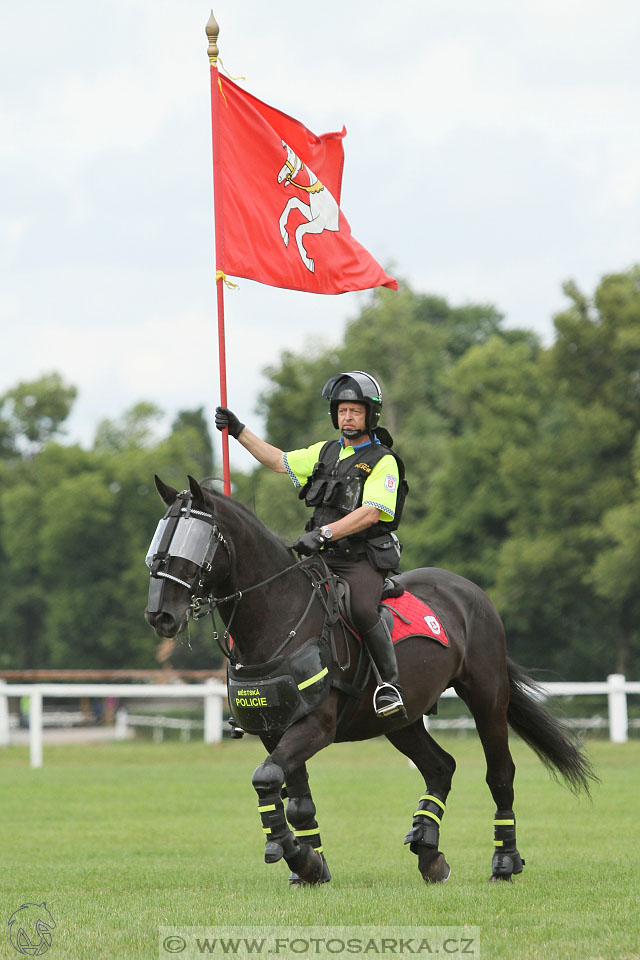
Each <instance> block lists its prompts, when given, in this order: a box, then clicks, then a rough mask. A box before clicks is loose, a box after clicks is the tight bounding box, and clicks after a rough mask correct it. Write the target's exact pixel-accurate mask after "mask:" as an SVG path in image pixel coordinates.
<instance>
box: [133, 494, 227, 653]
mask: <svg viewBox="0 0 640 960" xmlns="http://www.w3.org/2000/svg"><path fill="white" fill-rule="evenodd" d="M155 480H156V488H157V490H158V493H159V494H160V496H161V497H162V500H163V501H164V503H165V505H166V506H167V511H166V513H165V515H164V517H163V518H162V520H160V522H159V524H158V527H157V529H156V532H155V534H154V536H153V539H152V541H151V545H150V547H149V550H148V551H147V558H146V562H147V566H148V567H149V570H150V574H151V578H150V581H149V599H148V602H147V609H146V610H145V614H144V615H145V617H146V619H147V621H148V623H150V624H151V626H152V627H153V629H154V630H155V631H156V633H157V634H158V636H160V637H175V636H176V634H178V633H180V632H181V631H182V630H184V629H185V627H186V625H187V623H188V621H189V619H190V617H195V618H196V619H197V617H198V614H199V612H201V611H202V608H203V606H204V609H205V610H206V608H207V599H208V595H209V591H210V589H211V585H212V584H214V583H221V582H223V581H224V579H226V577H227V576H228V573H229V568H230V556H229V546H228V544H227V542H226V540H225V538H224V537H223V536H222V534H221V533H220V530H219V528H218V525H217V522H216V517H215V516H214V514H213V510H212V508H211V505H210V504H209V503H208V502H207V500H206V498H205V494H204V491H203V490H202V488H201V487H200V485H199V483H198V482H197V480H194V479H193V477H189V489H188V490H183V491H182V492H180V493H178V491H177V490H174V488H173V487H169V486H167V485H166V484H165V483H163V482H162V480H160V478H159V477H156V478H155Z"/></svg>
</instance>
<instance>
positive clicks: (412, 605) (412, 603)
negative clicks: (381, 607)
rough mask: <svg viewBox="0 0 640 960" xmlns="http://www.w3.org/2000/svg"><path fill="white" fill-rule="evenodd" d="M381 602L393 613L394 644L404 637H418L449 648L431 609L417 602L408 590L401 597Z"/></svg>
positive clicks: (444, 634)
mask: <svg viewBox="0 0 640 960" xmlns="http://www.w3.org/2000/svg"><path fill="white" fill-rule="evenodd" d="M382 602H383V603H384V604H385V606H387V607H389V609H390V610H391V612H392V613H393V633H392V634H391V639H392V640H393V642H394V643H397V642H398V640H403V639H404V637H415V636H416V635H419V636H425V637H431V638H432V639H433V640H437V641H438V643H441V644H442V645H443V646H444V647H448V646H449V638H448V637H447V634H446V632H445V629H444V627H443V626H442V624H441V623H440V620H439V619H438V617H437V616H436V615H435V613H434V612H433V610H432V609H431V607H429V606H427V604H426V603H424V602H423V601H422V600H419V599H418V597H414V595H413V594H412V593H409V591H408V590H405V592H404V593H403V594H402V596H401V597H390V598H389V599H388V600H383V601H382ZM407 620H408V621H409V622H408V623H407V622H406V621H407Z"/></svg>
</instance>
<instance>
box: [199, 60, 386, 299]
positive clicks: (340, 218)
mask: <svg viewBox="0 0 640 960" xmlns="http://www.w3.org/2000/svg"><path fill="white" fill-rule="evenodd" d="M211 75H212V83H216V82H217V80H218V77H219V74H218V73H217V71H216V70H212V71H211ZM219 79H220V81H221V88H220V91H221V92H220V95H219V97H218V137H219V140H218V143H219V151H218V152H217V158H216V164H217V169H216V178H215V185H216V196H215V201H216V245H217V251H216V258H217V269H218V270H222V271H223V272H224V273H225V274H229V275H231V276H234V277H245V278H247V279H248V280H257V281H258V282H260V283H268V284H270V285H271V286H273V287H286V288H288V289H291V290H304V291H307V292H309V293H345V292H346V291H348V290H367V289H369V288H370V287H377V286H385V287H391V288H392V289H394V290H397V289H398V284H397V282H396V280H394V279H393V277H390V276H389V275H388V274H387V273H385V271H384V270H383V269H382V267H381V266H380V264H379V263H377V261H376V260H374V259H373V257H372V256H371V254H370V253H368V252H367V251H366V250H365V249H364V247H363V246H361V245H360V244H359V243H358V241H357V240H355V239H354V237H353V236H352V235H351V229H350V227H349V224H348V223H347V220H346V218H345V216H344V214H343V213H342V211H341V210H340V190H341V186H342V169H343V166H344V150H343V147H342V139H343V137H344V136H345V134H346V130H345V129H344V128H343V129H342V131H341V132H340V133H325V134H324V135H323V136H321V137H317V136H316V135H315V134H314V133H311V131H310V130H307V128H306V127H305V126H303V124H301V123H299V122H298V121H297V120H294V119H293V118H292V117H288V116H287V115H286V114H284V113H282V112H281V111H280V110H276V109H275V108H274V107H270V106H268V104H266V103H262V101H260V100H258V99H257V98H256V97H253V96H252V95H251V94H250V93H247V92H246V91H245V90H242V89H241V88H240V87H238V86H237V85H236V84H235V83H233V82H232V81H231V80H228V79H227V78H226V77H220V78H219ZM217 93H218V91H216V90H212V95H213V98H214V101H215V96H216V94H217Z"/></svg>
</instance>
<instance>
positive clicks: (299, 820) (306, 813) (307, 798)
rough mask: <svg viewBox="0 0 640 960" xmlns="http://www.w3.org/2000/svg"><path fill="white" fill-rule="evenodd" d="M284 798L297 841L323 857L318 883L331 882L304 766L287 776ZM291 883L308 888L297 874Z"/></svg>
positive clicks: (291, 877) (288, 817) (291, 878)
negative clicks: (305, 844) (306, 844)
mask: <svg viewBox="0 0 640 960" xmlns="http://www.w3.org/2000/svg"><path fill="white" fill-rule="evenodd" d="M283 796H286V797H287V798H288V799H287V821H288V823H289V824H290V826H292V827H293V833H294V836H295V837H296V839H297V840H299V841H300V840H302V841H303V842H304V843H308V844H309V845H310V846H312V847H313V849H314V850H315V851H316V852H317V853H319V854H320V856H321V857H322V863H323V870H322V876H321V877H320V879H319V880H318V881H317V883H327V882H328V881H329V880H331V874H330V873H329V867H328V866H327V861H326V860H325V856H324V853H323V852H322V840H321V839H320V829H319V827H318V821H317V820H316V805H315V803H314V802H313V797H312V796H311V790H310V789H309V774H308V773H307V768H306V766H305V765H304V764H303V765H302V766H301V767H298V769H297V770H294V771H292V772H291V773H289V774H287V780H286V783H285V786H284V790H283ZM289 883H290V884H291V885H292V886H306V885H307V884H306V883H305V881H304V880H303V879H302V878H301V877H300V876H299V875H298V874H297V873H292V874H291V876H290V877H289Z"/></svg>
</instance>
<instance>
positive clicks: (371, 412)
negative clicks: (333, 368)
mask: <svg viewBox="0 0 640 960" xmlns="http://www.w3.org/2000/svg"><path fill="white" fill-rule="evenodd" d="M322 396H323V398H324V399H325V400H328V401H329V410H330V412H331V421H332V423H333V425H334V427H335V428H336V430H337V429H338V404H339V403H341V402H342V401H343V400H354V401H356V402H357V403H363V404H364V405H365V407H366V408H367V417H366V420H365V423H366V427H367V430H374V429H375V427H377V425H378V420H379V419H380V414H381V413H382V390H381V389H380V384H379V383H378V381H377V380H376V378H375V377H372V376H371V374H370V373H365V372H364V370H350V371H349V373H336V374H335V375H334V376H333V377H329V379H328V380H327V382H326V383H325V385H324V387H323V388H322Z"/></svg>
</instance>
